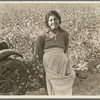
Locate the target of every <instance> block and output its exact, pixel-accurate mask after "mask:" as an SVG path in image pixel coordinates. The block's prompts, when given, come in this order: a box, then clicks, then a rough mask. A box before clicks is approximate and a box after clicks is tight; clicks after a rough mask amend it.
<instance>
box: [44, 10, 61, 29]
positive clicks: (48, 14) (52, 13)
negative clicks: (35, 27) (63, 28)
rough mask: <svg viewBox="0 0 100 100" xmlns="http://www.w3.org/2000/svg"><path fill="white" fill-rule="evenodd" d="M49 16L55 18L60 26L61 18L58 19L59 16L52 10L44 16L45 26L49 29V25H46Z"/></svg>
mask: <svg viewBox="0 0 100 100" xmlns="http://www.w3.org/2000/svg"><path fill="white" fill-rule="evenodd" d="M51 15H55V16H56V17H57V18H58V19H59V22H60V24H61V17H60V15H59V14H58V13H57V12H56V11H54V10H52V11H49V12H48V13H47V14H46V16H45V24H46V26H47V27H49V25H48V19H49V17H50V16H51Z"/></svg>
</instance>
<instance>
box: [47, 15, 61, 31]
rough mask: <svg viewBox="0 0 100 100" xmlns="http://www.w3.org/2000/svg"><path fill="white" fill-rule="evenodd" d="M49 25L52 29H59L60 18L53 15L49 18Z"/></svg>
mask: <svg viewBox="0 0 100 100" xmlns="http://www.w3.org/2000/svg"><path fill="white" fill-rule="evenodd" d="M48 25H49V27H50V28H51V29H52V30H55V29H58V26H59V19H58V18H57V17H56V16H55V15H51V16H50V17H49V20H48Z"/></svg>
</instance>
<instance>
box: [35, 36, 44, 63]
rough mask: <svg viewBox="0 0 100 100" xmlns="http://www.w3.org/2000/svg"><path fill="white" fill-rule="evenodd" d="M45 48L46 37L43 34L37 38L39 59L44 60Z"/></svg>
mask: <svg viewBox="0 0 100 100" xmlns="http://www.w3.org/2000/svg"><path fill="white" fill-rule="evenodd" d="M43 49H44V37H43V36H42V35H41V36H39V37H38V38H37V40H36V54H37V55H38V58H39V61H40V62H41V63H42V62H43Z"/></svg>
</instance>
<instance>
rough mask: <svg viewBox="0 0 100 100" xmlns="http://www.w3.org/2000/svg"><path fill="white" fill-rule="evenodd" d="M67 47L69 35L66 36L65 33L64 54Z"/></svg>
mask: <svg viewBox="0 0 100 100" xmlns="http://www.w3.org/2000/svg"><path fill="white" fill-rule="evenodd" d="M68 46H69V35H68V32H66V34H65V50H64V52H65V53H66V52H67V50H68Z"/></svg>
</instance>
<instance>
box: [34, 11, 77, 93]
mask: <svg viewBox="0 0 100 100" xmlns="http://www.w3.org/2000/svg"><path fill="white" fill-rule="evenodd" d="M45 23H46V25H47V32H44V34H43V35H40V36H39V37H38V39H37V41H36V52H37V54H38V57H39V60H40V62H43V65H44V69H45V72H46V85H47V91H48V94H49V95H72V86H73V83H74V79H75V73H74V70H73V69H72V67H71V66H69V61H68V58H67V49H68V32H67V31H65V30H63V29H62V28H61V27H60V24H61V17H60V15H59V14H58V13H57V12H56V11H50V12H48V13H47V14H46V17H45Z"/></svg>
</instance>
